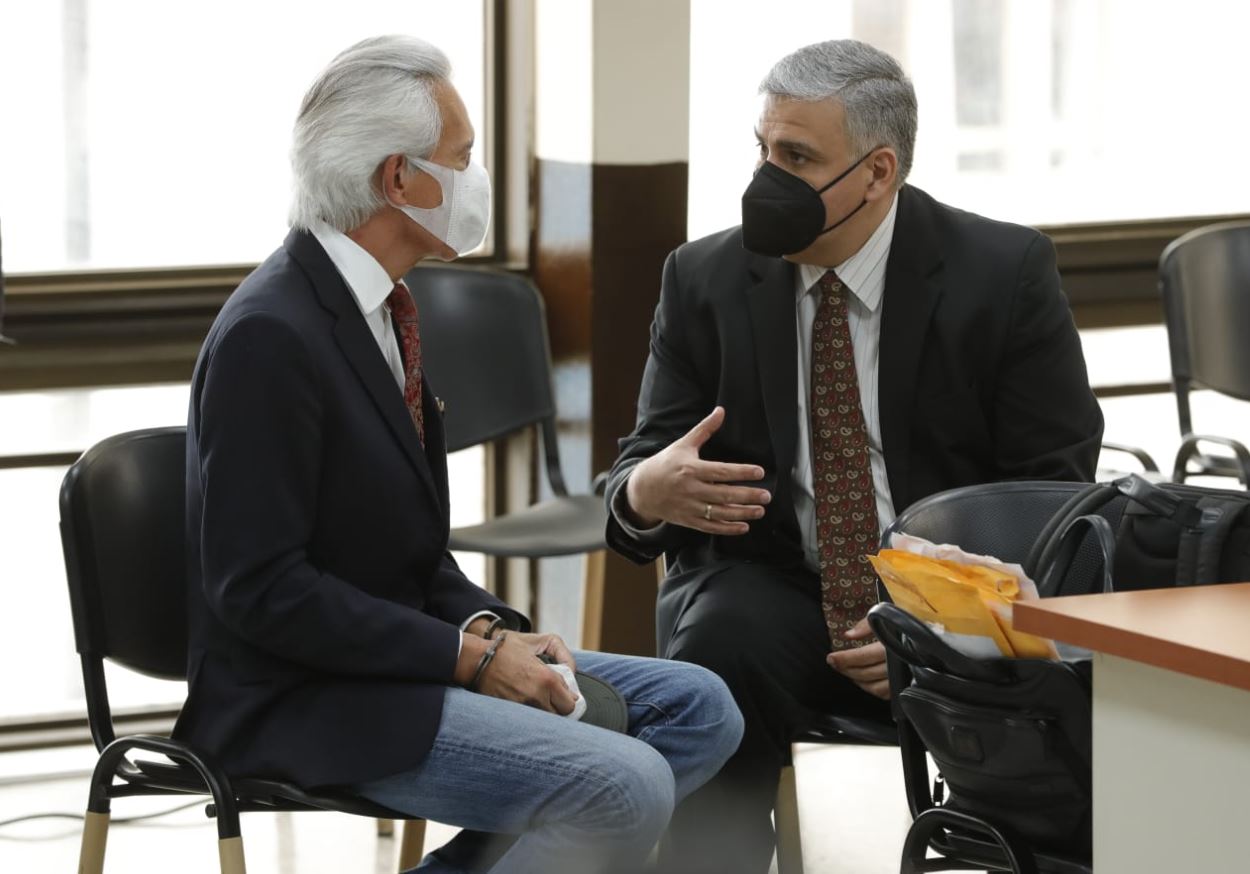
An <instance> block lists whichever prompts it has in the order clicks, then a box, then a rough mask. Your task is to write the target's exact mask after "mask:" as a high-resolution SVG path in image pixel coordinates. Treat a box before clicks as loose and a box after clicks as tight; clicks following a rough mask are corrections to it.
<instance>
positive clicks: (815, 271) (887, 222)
mask: <svg viewBox="0 0 1250 874" xmlns="http://www.w3.org/2000/svg"><path fill="white" fill-rule="evenodd" d="M897 213H898V192H897V191H896V192H894V200H892V201H891V202H890V211H889V212H887V213H886V214H885V218H884V219H882V220H881V224H879V225H877V229H876V230H875V231H873V232H872V236H870V237H869V238H868V240H867V242H865V243H864V245H862V246H860V247H859V251H857V252H856V253H855V254H854V255H852V256H851V257H850V258H847V259H846V260H845V261H843V262H842V263H841V264H839V265H837V266H836V267H834V268H833V271H834V272H835V273H837V274H838V278H839V279H841V280H842V282H843V284H844V285H845V286H846V287H847V288H848V289H849V290H850V292H851V294H853V295H855V297H857V298H859V301H860V303H862V304H863V305H864V306H865V307H867V308H868V310H869V311H870V312H872V311H875V310H876V309H877V306H878V305H879V304H880V303H881V297H882V295H883V294H884V293H885V282H884V281H882V282H871V281H869V279H870V277H872V276H873V274H874V273H879V274H880V275H882V277H884V271H880V270H879V268H880V267H881V265H882V262H883V261H884V260H885V258H886V256H887V255H888V254H889V253H890V244H891V243H893V241H894V217H895V215H896V214H897ZM828 269H829V268H828V267H819V266H817V265H815V264H800V265H799V279H800V286H801V288H800V289H799V297H802V296H803V295H805V294H807V293H808V292H810V291H811V290H812V289H813V288H814V287H815V286H816V283H818V282H820V278H821V277H822V276H824V275H825V273H826V271H828Z"/></svg>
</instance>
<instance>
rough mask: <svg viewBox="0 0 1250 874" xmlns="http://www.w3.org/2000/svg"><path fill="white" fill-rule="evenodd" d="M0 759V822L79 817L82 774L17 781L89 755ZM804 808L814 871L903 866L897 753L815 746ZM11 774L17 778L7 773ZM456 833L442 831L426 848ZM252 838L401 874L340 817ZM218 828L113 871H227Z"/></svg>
mask: <svg viewBox="0 0 1250 874" xmlns="http://www.w3.org/2000/svg"><path fill="white" fill-rule="evenodd" d="M15 758H17V757H15V756H7V757H5V756H0V820H6V819H9V818H11V817H16V816H21V815H24V814H29V813H40V812H45V811H58V812H61V811H63V812H75V813H76V812H80V811H81V809H82V807H83V805H84V803H85V798H86V793H85V788H84V787H85V785H86V780H85V778H83V777H82V776H61V777H59V778H55V779H43V780H38V781H30V780H21V781H18V780H17V776H16V775H15V774H14V772H20V771H22V770H26V771H29V770H32V768H38V769H42V770H53V769H60V768H78V767H82V766H83V765H84V763H87V762H89V761H90V758H91V751H90V750H85V749H84V750H72V751H69V752H67V753H58V754H55V755H44V756H42V757H31V756H27V757H25V758H26V762H18V763H17V764H16V765H14V764H6V759H15ZM797 762H798V780H799V805H800V817H801V822H802V831H803V849H804V854H805V856H806V863H807V864H806V871H807V874H887V872H895V871H897V870H898V853H899V848H900V847H901V846H902V840H903V835H904V834H905V832H906V827H907V819H908V817H907V811H906V805H905V804H904V801H903V795H902V785H901V779H902V778H901V770H900V766H899V761H898V751H897V750H896V749H884V748H882V749H870V748H864V747H828V746H804V747H802V748H801V749H800V752H799V755H798V757H797ZM6 772H7V775H6ZM176 806H178V804H177V802H176V801H171V800H165V799H127V800H122V801H118V802H116V803H115V804H114V806H113V814H114V816H116V817H119V818H120V817H123V816H126V815H134V814H136V813H145V812H150V811H156V810H166V809H169V808H172V807H176ZM80 828H81V824H80V823H78V822H75V821H70V820H44V821H39V822H33V823H24V824H22V825H20V826H7V827H0V872H4V874H18V872H21V874H27V872H40V874H42V872H62V871H63V872H70V871H73V870H75V866H76V865H77V858H78V836H79V831H80ZM453 833H454V832H453V830H452V829H450V828H449V827H447V826H443V825H439V824H437V823H431V824H430V826H429V830H428V833H427V846H429V847H431V848H432V847H434V846H437V845H438V844H441V843H442V842H443V841H446V840H447V839H448V838H449V837H450V836H451V835H452V834H453ZM243 835H244V842H245V848H246V851H247V866H248V871H249V872H250V874H297V872H298V874H331V872H333V874H351V872H359V874H365V872H369V874H391V872H394V871H395V865H396V861H397V859H398V852H399V848H398V844H399V841H398V837H396V838H378V837H377V835H376V830H375V826H374V823H373V821H372V820H365V819H361V818H358V817H351V816H345V815H341V814H333V813H301V814H260V813H253V814H246V815H245V816H244V818H243ZM215 840H216V832H215V828H214V826H213V824H212V823H211V822H210V821H208V820H206V819H205V818H204V814H203V808H202V807H200V806H198V805H197V806H196V807H194V808H192V809H189V810H184V811H181V812H179V813H176V814H173V815H170V816H167V817H162V818H160V819H156V820H151V821H149V822H148V823H146V824H144V825H128V826H116V827H114V828H113V830H112V831H111V832H110V835H109V842H108V864H107V865H106V869H105V870H106V872H110V874H112V872H118V874H122V872H124V874H147V872H153V874H156V872H159V874H168V872H178V874H210V872H215V871H217V870H218V869H217V853H216V848H215Z"/></svg>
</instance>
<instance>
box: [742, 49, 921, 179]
mask: <svg viewBox="0 0 1250 874" xmlns="http://www.w3.org/2000/svg"><path fill="white" fill-rule="evenodd" d="M760 93H761V94H767V95H769V96H773V97H782V98H787V99H790V100H809V101H816V100H830V99H833V100H837V101H839V102H840V103H841V104H842V108H843V110H844V111H845V113H846V136H847V139H848V140H849V141H850V146H851V149H852V150H853V151H854V155H853V156H852V157H855V158H858V157H859V156H860V155H864V154H867V153H868V151H869V150H871V149H876V148H879V147H881V146H889V147H890V148H892V149H893V150H894V153H895V154H896V155H898V181H897V184H898V185H902V184H903V181H904V180H905V179H906V178H907V174H908V173H909V172H910V171H911V161H912V154H913V152H914V151H915V146H916V91H915V89H914V88H913V87H912V84H911V80H910V79H908V78H907V76H906V75H904V73H903V68H902V67H901V66H899V63H898V61H896V60H894V58H892V57H890V56H889V55H888V54H886V53H885V52H883V51H881V50H880V49H877V48H873V47H872V46H870V45H868V44H867V43H863V42H859V41H858V40H853V39H838V40H829V41H828V42H818V43H815V44H813V45H810V46H804V47H803V48H801V49H799V50H798V51H795V52H792V53H791V54H789V55H786V56H785V57H784V58H782V59H781V60H780V61H778V62H777V63H776V64H775V65H774V66H773V68H772V69H771V70H770V71H769V72H768V75H767V76H765V77H764V81H763V82H761V83H760Z"/></svg>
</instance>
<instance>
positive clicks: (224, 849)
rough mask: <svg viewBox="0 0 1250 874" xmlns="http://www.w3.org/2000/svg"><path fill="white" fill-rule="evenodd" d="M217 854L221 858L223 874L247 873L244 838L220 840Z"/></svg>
mask: <svg viewBox="0 0 1250 874" xmlns="http://www.w3.org/2000/svg"><path fill="white" fill-rule="evenodd" d="M217 856H218V858H219V859H220V860H221V874H247V863H245V862H244V861H243V838H241V837H234V838H221V839H220V840H218V841H217Z"/></svg>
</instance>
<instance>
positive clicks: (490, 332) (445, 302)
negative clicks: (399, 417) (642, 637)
mask: <svg viewBox="0 0 1250 874" xmlns="http://www.w3.org/2000/svg"><path fill="white" fill-rule="evenodd" d="M405 282H406V284H407V285H408V288H409V289H410V290H411V291H412V296H413V299H414V300H415V301H416V304H417V311H418V313H419V314H420V318H421V360H422V366H423V367H424V368H425V371H426V374H427V375H428V377H429V380H430V384H431V385H432V386H433V388H434V391H435V392H437V394H438V396H439V398H440V400H441V401H442V402H443V406H444V427H445V432H446V438H447V451H448V452H454V451H456V450H458V449H464V448H466V447H469V446H476V445H478V444H481V443H488V442H490V441H493V440H499V439H502V438H505V437H508V436H509V435H512V434H515V433H517V432H519V431H522V430H523V429H526V428H535V427H536V428H537V429H538V433H539V436H540V441H541V446H542V454H543V462H544V467H545V468H546V472H547V484H548V486H549V488H550V490H551V497H549V498H547V499H545V500H540V501H538V502H537V503H535V504H532V505H531V506H529V507H526V508H525V509H523V510H518V511H516V512H512V513H506V514H503V515H500V516H496V517H494V518H492V519H487V520H486V521H485V522H483V523H481V524H480V525H469V526H465V527H462V528H454V529H452V532H451V548H452V549H453V550H462V551H465V552H479V553H484V554H486V555H491V556H501V557H506V558H523V559H540V558H554V557H557V556H565V555H579V554H585V555H586V556H587V572H586V602H587V605H591V607H590V610H588V611H587V623H586V629H585V630H584V632H583V644H584V645H587V646H588V647H590V648H594V646H596V645H597V639H598V628H599V625H598V623H599V621H600V617H599V616H597V615H591V614H592V613H593V606H592V605H594V604H596V603H601V593H602V587H603V550H604V549H606V548H607V541H606V539H605V534H604V530H605V528H606V527H607V510H606V508H605V506H604V502H603V498H602V497H601V496H599V495H596V494H570V493H569V490H568V487H567V485H566V484H565V478H564V472H563V470H562V469H561V467H560V449H559V444H558V442H557V440H556V406H555V392H554V389H553V387H552V378H551V351H550V348H549V346H548V343H547V322H546V315H545V312H544V307H543V302H542V298H541V297H540V296H539V294H538V290H537V289H536V288H534V286H533V285H532V284H531V283H530V282H529V281H527V280H526V279H524V278H523V277H521V276H518V275H515V274H511V273H504V272H502V271H497V270H478V269H468V268H462V267H419V268H417V269H415V270H412V271H410V272H409V273H408V275H407V276H406V277H405Z"/></svg>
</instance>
